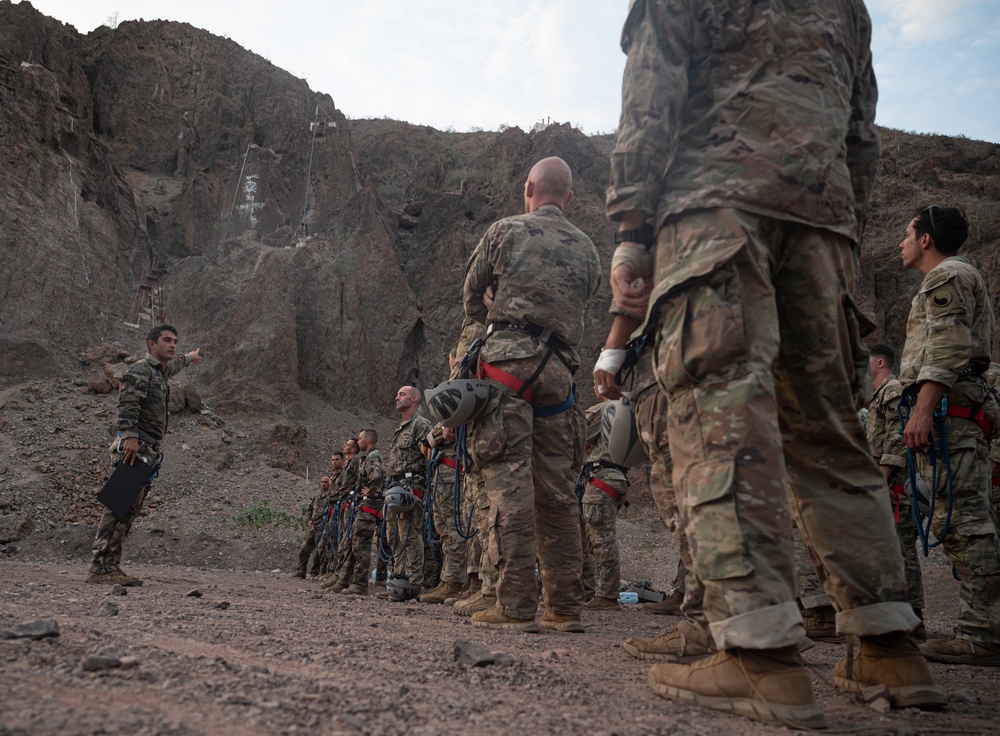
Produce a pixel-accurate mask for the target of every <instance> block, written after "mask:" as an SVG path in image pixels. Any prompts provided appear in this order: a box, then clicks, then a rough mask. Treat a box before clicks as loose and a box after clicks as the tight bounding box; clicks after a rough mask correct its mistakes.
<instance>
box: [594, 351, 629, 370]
mask: <svg viewBox="0 0 1000 736" xmlns="http://www.w3.org/2000/svg"><path fill="white" fill-rule="evenodd" d="M624 362H625V351H624V350H622V349H620V348H604V350H602V351H601V355H600V357H599V358H598V359H597V362H596V363H594V373H597V371H604V372H605V373H610V374H611V375H612V376H613V375H614V374H616V373H617V372H618V369H619V368H621V367H622V364H623V363H624Z"/></svg>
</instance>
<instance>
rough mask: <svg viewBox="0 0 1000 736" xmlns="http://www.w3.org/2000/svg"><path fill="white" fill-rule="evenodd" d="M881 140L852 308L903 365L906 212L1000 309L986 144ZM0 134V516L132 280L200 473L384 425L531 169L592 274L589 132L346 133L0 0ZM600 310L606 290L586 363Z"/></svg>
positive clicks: (306, 96) (397, 125)
mask: <svg viewBox="0 0 1000 736" xmlns="http://www.w3.org/2000/svg"><path fill="white" fill-rule="evenodd" d="M334 91H335V90H334ZM314 123H319V126H318V128H316V129H315V130H314V128H315V126H314V125H313V124H314ZM882 133H883V150H884V153H883V158H882V165H881V171H880V177H879V182H878V187H877V190H876V192H875V201H874V206H873V213H872V218H871V221H870V223H869V227H868V232H867V235H866V242H865V244H864V247H863V250H862V254H861V264H862V271H861V288H860V301H861V306H862V307H863V308H864V309H865V311H866V312H868V313H869V314H870V315H871V316H872V317H873V318H874V319H875V321H876V323H877V324H878V331H877V333H876V334H875V335H874V336H873V338H874V339H879V340H881V339H885V340H888V341H889V342H890V343H891V344H893V345H895V346H896V347H900V346H901V344H902V342H903V332H904V327H905V317H906V313H907V310H908V304H909V299H910V297H911V295H912V293H913V292H914V290H915V286H916V283H917V282H918V280H919V274H917V273H914V272H905V273H904V272H903V271H902V270H901V268H900V264H899V257H898V252H897V249H896V245H897V243H898V242H899V240H900V238H901V235H902V230H903V228H904V226H905V224H906V222H907V219H908V217H909V214H910V212H911V211H912V210H913V208H914V207H916V206H917V205H920V204H925V203H928V202H935V203H938V204H942V205H943V204H957V205H960V206H962V207H963V208H965V210H966V211H967V212H968V214H969V216H970V220H971V223H972V228H973V232H972V238H971V242H970V244H969V246H968V248H967V252H968V255H970V256H971V257H972V259H973V260H974V261H975V262H977V264H979V265H980V266H981V267H982V268H983V270H984V272H985V273H986V274H987V278H988V279H989V282H990V293H991V294H992V295H993V298H994V304H995V308H996V307H1000V304H997V294H998V289H1000V275H998V274H1000V255H998V249H997V245H998V242H1000V146H997V145H993V144H988V143H982V142H977V141H972V140H967V139H961V138H959V139H956V138H944V137H940V136H919V135H913V134H909V133H904V132H901V131H895V130H883V131H882ZM0 137H2V140H3V141H4V146H3V147H2V148H0V292H2V294H3V299H2V301H0V389H3V395H2V396H0V422H6V424H7V429H5V433H7V434H8V435H9V436H8V438H7V439H5V440H3V441H2V442H0V449H2V450H3V452H4V454H7V453H10V457H9V458H6V457H3V458H0V465H2V466H4V467H8V466H9V467H11V468H14V469H15V471H16V472H17V473H21V474H20V475H18V476H17V480H16V481H13V482H12V479H13V478H14V475H15V471H12V472H11V474H8V475H7V476H6V483H5V480H4V476H3V474H0V499H2V498H3V497H4V490H3V489H4V488H5V487H6V488H8V489H9V488H11V487H12V485H17V487H18V488H20V489H22V490H23V489H28V488H31V487H33V485H34V484H36V482H46V481H45V478H44V473H42V471H40V470H37V468H39V467H42V466H44V467H47V468H48V471H47V472H49V473H51V472H54V470H53V469H54V468H58V465H57V464H56V465H54V464H53V463H50V462H47V461H46V460H45V459H44V458H40V459H37V460H33V458H34V457H35V454H36V452H37V451H36V449H35V448H34V444H35V443H36V442H37V441H38V439H39V437H42V436H44V432H41V433H40V432H38V431H35V430H34V429H31V431H28V430H25V432H24V433H23V434H17V433H16V432H15V430H16V431H18V432H19V431H21V428H23V427H29V424H25V423H24V421H25V418H26V417H31V416H34V417H36V418H37V417H38V416H45V415H46V412H50V413H51V415H52V416H58V417H61V419H60V422H66V421H72V420H71V419H67V418H66V417H68V416H70V415H72V412H70V414H66V413H65V411H64V407H65V406H66V405H67V404H65V402H67V401H69V402H70V404H69V405H73V404H74V403H75V404H79V405H81V406H84V407H85V408H84V409H79V410H78V411H80V412H82V415H86V416H88V417H89V416H92V415H93V413H94V412H95V411H100V410H99V409H98V408H97V403H95V402H98V403H99V402H103V403H104V405H110V404H111V403H112V399H111V397H107V398H97V397H95V395H94V393H93V392H95V391H100V390H109V386H108V385H106V383H107V379H108V378H110V379H113V378H114V377H115V366H119V370H120V356H118V357H116V358H114V359H106V358H107V356H108V355H110V353H108V352H107V351H108V350H109V349H110V350H112V351H115V350H118V351H122V350H124V352H123V353H122V354H127V353H128V352H135V351H137V350H139V349H141V347H142V336H143V334H144V333H145V331H146V329H147V328H148V324H149V319H148V318H147V317H143V316H142V315H141V314H140V315H138V316H137V315H136V313H135V311H134V302H135V300H136V294H137V289H138V288H139V287H140V285H141V284H143V283H144V279H145V277H146V276H148V275H149V274H150V269H151V266H152V265H153V264H156V265H157V266H158V267H159V268H161V269H163V270H165V272H166V273H165V276H164V277H163V280H162V284H163V286H164V289H163V306H164V309H165V316H166V318H167V320H169V321H170V322H172V323H174V324H176V325H177V326H178V327H179V329H180V332H181V340H182V342H183V343H184V344H185V345H187V346H191V345H199V346H202V348H203V351H204V352H205V354H206V356H207V359H206V360H205V361H204V363H203V364H202V365H201V366H199V368H198V369H197V370H196V371H191V373H190V374H187V375H184V376H183V377H182V380H181V381H180V386H181V388H182V389H184V388H186V389H187V391H188V394H189V395H190V396H191V397H192V402H193V403H192V404H190V405H188V408H189V409H192V410H194V411H195V414H196V415H197V412H199V411H203V412H207V413H206V414H202V415H201V416H202V417H205V416H208V417H209V419H205V420H203V425H204V426H205V427H207V428H208V429H206V430H205V431H208V432H210V433H212V434H211V436H212V439H211V442H208V443H207V444H205V447H204V448H203V454H204V457H205V460H204V464H205V465H207V466H209V467H211V468H212V472H219V470H220V469H222V470H224V469H225V468H227V467H229V464H230V463H236V466H239V463H240V462H242V461H244V460H246V461H247V462H250V461H251V460H258V459H262V460H265V461H266V463H270V464H273V465H275V466H277V467H280V468H283V469H284V470H289V471H291V472H293V473H298V474H302V473H304V467H305V465H307V464H308V463H310V462H311V463H312V464H313V467H316V466H317V465H320V464H324V465H325V458H324V456H325V455H326V453H328V451H329V449H330V448H331V447H332V446H339V444H340V443H341V442H342V439H343V436H342V435H343V434H344V433H346V432H349V431H353V430H355V429H357V428H358V426H356V425H359V424H361V423H376V424H377V423H379V422H387V421H389V422H391V417H390V418H389V419H388V420H386V419H380V415H381V416H385V415H389V414H391V400H392V396H393V395H394V393H395V390H396V388H397V387H398V386H399V385H401V384H404V383H412V384H415V385H417V386H419V387H421V388H422V387H426V386H429V385H433V384H435V383H436V382H437V381H439V380H440V379H442V378H443V377H444V374H445V356H446V353H447V351H448V349H449V348H450V347H451V346H452V345H453V344H454V341H455V338H456V336H457V333H458V327H459V323H460V312H461V309H460V294H461V282H462V277H463V273H464V266H465V263H466V260H467V258H468V256H469V254H470V253H471V252H472V249H473V248H474V247H475V244H476V243H477V242H478V239H479V238H480V237H481V235H482V233H483V232H484V230H485V229H486V228H487V227H488V225H489V224H490V223H491V222H492V221H493V220H495V219H496V218H498V217H501V216H504V215H507V214H512V213H515V212H517V211H518V210H519V209H520V208H521V206H522V205H521V187H522V184H523V181H524V178H525V175H526V174H527V171H528V169H529V168H530V166H531V165H532V164H533V163H534V162H535V161H536V160H538V159H539V158H541V157H543V156H548V155H559V156H562V157H563V158H564V159H566V160H567V161H568V162H569V164H570V166H571V167H572V168H573V170H574V173H575V176H576V181H575V190H576V197H575V199H574V200H573V202H572V203H571V205H570V207H569V211H568V214H569V216H570V218H571V219H572V220H573V221H574V222H575V223H577V224H578V225H579V226H580V227H581V228H582V229H583V230H585V231H586V232H588V233H589V234H590V235H591V237H592V238H593V239H594V241H595V243H596V244H597V246H598V249H599V251H600V253H601V257H602V262H603V263H604V267H605V269H607V267H608V264H609V262H610V255H611V250H612V245H611V235H612V227H611V226H610V225H609V223H608V222H607V220H606V218H605V217H604V214H603V189H604V186H605V183H606V181H607V178H608V163H607V161H608V153H609V151H610V147H611V139H610V137H608V136H603V137H587V136H584V135H583V134H582V133H581V132H580V131H578V130H575V129H573V128H571V127H570V126H569V125H554V126H551V127H549V128H547V129H545V130H543V131H540V132H535V133H530V134H529V133H525V132H524V131H521V130H520V129H518V128H510V129H506V130H504V131H502V132H473V133H456V132H451V131H438V130H434V129H432V128H428V127H425V126H417V125H411V124H408V123H404V122H398V121H392V120H349V119H348V118H347V117H346V116H345V115H344V114H343V113H342V112H341V111H340V110H338V109H337V107H336V104H335V101H334V99H333V98H332V97H331V96H330V95H329V94H326V93H320V92H316V91H313V90H311V89H310V88H309V87H308V85H307V84H306V83H305V81H303V80H301V79H297V78H295V77H293V76H292V75H290V74H288V73H286V72H284V71H282V70H281V69H278V68H276V67H275V66H273V65H272V64H270V63H269V62H267V61H265V60H264V59H261V58H260V57H258V56H256V55H254V54H252V53H250V52H249V51H247V50H245V49H243V48H242V47H240V46H239V45H238V44H237V43H235V42H234V41H232V40H228V39H223V38H219V37H217V36H213V35H211V34H209V33H207V32H205V31H201V30H198V29H196V28H194V27H192V26H190V25H187V24H182V23H171V22H161V21H154V22H125V23H122V24H121V25H119V26H118V27H117V28H115V29H111V28H109V27H102V28H98V29H96V30H94V31H93V32H91V33H89V34H87V35H82V34H79V33H77V32H76V30H75V29H74V28H72V27H71V26H67V25H64V24H61V23H59V22H58V21H55V20H53V19H51V18H47V17H46V16H44V15H42V14H40V13H39V12H37V11H36V10H35V9H34V8H32V6H31V5H30V4H29V3H28V2H21V3H18V4H16V5H15V4H12V3H11V2H9V1H8V0H3V1H2V2H0ZM152 293H153V294H154V295H155V290H154V291H153V292H152ZM607 303H608V289H607V288H604V289H603V293H602V294H601V295H600V297H599V298H598V299H597V300H596V301H595V302H594V303H593V304H592V305H591V308H590V311H589V313H588V315H587V320H588V324H589V325H590V330H589V337H588V340H587V343H586V345H584V346H583V350H582V351H581V353H582V355H583V357H584V360H585V361H588V360H590V361H592V360H593V358H594V357H596V354H597V352H598V349H599V347H600V345H601V343H602V342H603V337H604V334H605V331H606V327H607V324H608V321H607V316H606V310H607ZM157 309H158V306H157V305H154V309H153V311H154V312H155V311H157ZM134 319H139V320H140V321H142V320H145V322H144V323H142V324H141V326H140V327H139V328H135V327H131V326H128V325H127V324H126V322H131V321H132V320H134ZM102 344H104V345H110V346H111V348H100V349H99V350H98V351H97V353H94V352H93V350H92V349H93V348H94V347H95V346H98V345H102ZM88 356H89V357H88ZM95 356H96V357H95ZM583 371H584V375H586V374H587V373H589V364H587V365H585V366H584V368H583ZM584 383H586V381H584ZM583 396H584V400H586V396H587V392H586V391H584V393H583ZM59 402H64V403H63V404H60V403H59ZM4 407H6V409H5V408H4ZM180 408H183V405H182V407H180ZM74 411H77V410H74ZM338 412H339V413H338ZM331 417H333V418H331ZM106 418H107V417H106V416H105V417H104V419H106ZM26 421H28V422H29V423H30V421H32V420H31V419H27V420H26ZM246 423H249V424H247V425H246V426H244V424H246ZM254 423H256V424H254ZM236 425H239V427H240V429H238V430H237V429H234V428H233V427H235V426H236ZM80 426H82V423H81V424H80ZM191 426H197V423H194V424H192V425H191ZM386 426H391V425H386ZM255 427H256V428H257V429H255ZM303 430H308V431H307V432H306V431H303ZM53 431H54V430H53ZM236 432H240V433H242V434H244V438H245V440H246V441H242V440H243V438H241V441H240V442H236V443H235V444H234V440H235V439H236V437H235V433H236ZM226 440H229V441H228V442H227V441H226ZM91 443H93V450H92V453H96V452H98V449H99V446H100V443H99V442H96V440H92V441H91V442H87V441H85V440H84V439H83V438H82V437H80V438H75V437H74V440H73V442H72V443H66V444H72V445H74V447H73V448H72V449H74V451H76V450H79V449H80V448H79V447H76V445H79V444H88V445H90V444H91ZM230 446H233V447H238V448H239V450H238V451H233V450H231V449H228V450H227V449H226V448H229V447H230ZM268 448H270V449H268ZM227 453H228V454H227ZM86 462H87V465H88V466H89V465H90V461H89V459H88V460H87V461H86ZM72 465H73V462H72V461H71V460H69V459H67V461H66V468H70V467H71V466H72ZM32 468H35V470H32ZM60 472H62V471H60ZM65 472H66V473H69V472H70V470H69V469H67V470H65ZM192 472H194V470H193V469H192ZM247 472H249V471H247ZM33 473H42V474H41V475H37V476H36V475H33ZM95 474H97V473H96V471H95ZM76 475H78V474H74V475H66V476H65V477H64V478H63V479H62V480H61V481H60V482H59V483H58V484H57V485H58V486H59V487H60V488H65V489H68V490H67V491H66V492H67V493H70V494H80V493H84V492H85V491H86V489H88V488H89V487H90V485H91V483H92V481H93V479H91V478H83V479H82V480H81V479H78V478H77V477H76ZM60 477H62V476H60ZM86 492H88V493H89V491H86ZM18 497H20V496H18ZM8 502H9V500H8ZM74 503H75V501H74ZM50 511H51V509H48V508H46V509H45V510H44V513H50Z"/></svg>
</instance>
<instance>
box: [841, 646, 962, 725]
mask: <svg viewBox="0 0 1000 736" xmlns="http://www.w3.org/2000/svg"><path fill="white" fill-rule="evenodd" d="M859 639H860V642H861V644H860V646H859V651H858V652H857V653H856V654H855V652H854V647H853V642H849V643H848V645H847V658H846V659H842V660H840V661H839V662H837V666H836V667H835V668H834V670H833V682H834V684H835V685H836V686H837V687H839V688H840V689H841V690H846V691H847V692H851V693H860V692H862V691H863V690H864V689H865V688H866V687H871V686H872V685H885V686H886V688H887V689H888V691H889V703H890V704H891V705H893V706H895V707H896V708H908V707H911V706H913V707H917V708H940V707H943V706H944V705H946V704H947V703H948V698H947V697H945V694H944V693H943V692H941V690H939V689H938V687H937V686H936V685H935V684H934V678H933V677H932V676H931V670H930V668H929V667H928V666H927V662H926V661H924V658H923V657H922V656H921V655H920V649H918V648H917V643H916V641H914V639H913V636H912V635H910V634H909V633H907V632H903V631H896V632H893V633H891V634H883V635H882V636H862V637H859Z"/></svg>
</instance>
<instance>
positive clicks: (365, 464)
mask: <svg viewBox="0 0 1000 736" xmlns="http://www.w3.org/2000/svg"><path fill="white" fill-rule="evenodd" d="M358 479H359V481H360V483H361V488H362V491H361V492H362V493H365V490H364V489H367V498H368V502H367V505H368V506H370V507H372V508H374V509H375V510H376V511H377V510H378V509H380V508H381V507H382V499H383V498H384V497H385V494H384V492H383V491H384V490H385V479H386V472H385V462H384V461H383V460H382V453H380V452H379V451H378V449H377V448H375V449H372V450H371V451H370V452H368V453H367V454H366V455H364V456H363V457H362V459H361V467H360V471H359V473H358Z"/></svg>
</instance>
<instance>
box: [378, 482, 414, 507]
mask: <svg viewBox="0 0 1000 736" xmlns="http://www.w3.org/2000/svg"><path fill="white" fill-rule="evenodd" d="M385 505H386V507H387V508H390V509H395V510H396V511H409V510H410V509H412V508H414V507H415V506H416V505H417V497H416V496H415V495H414V493H413V491H411V490H410V489H409V488H407V487H406V486H393V487H392V488H390V489H389V490H388V491H386V492H385Z"/></svg>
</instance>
